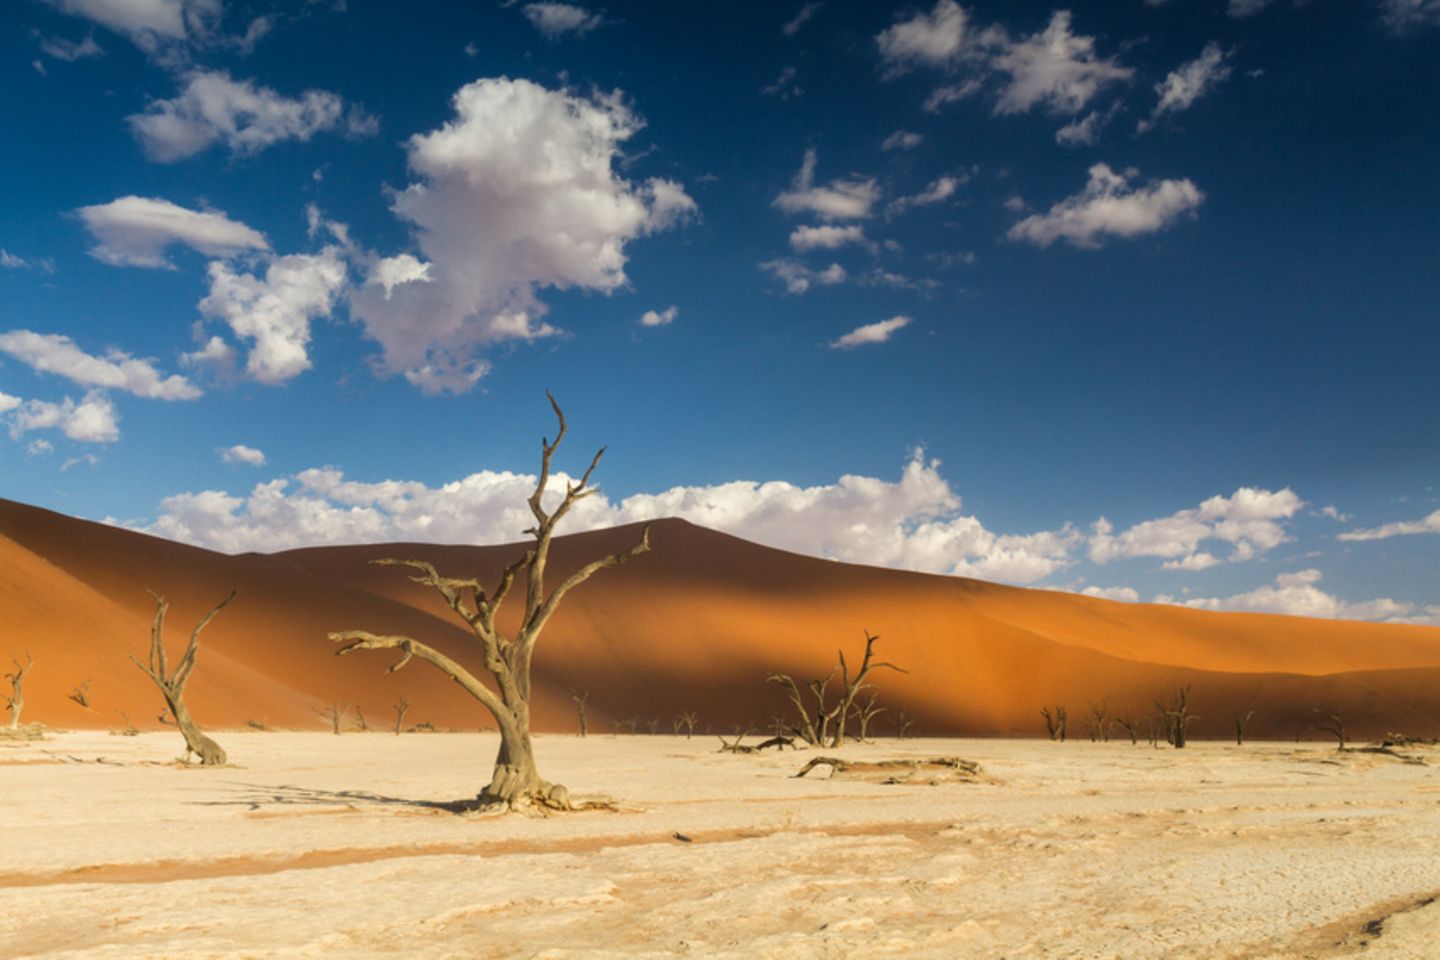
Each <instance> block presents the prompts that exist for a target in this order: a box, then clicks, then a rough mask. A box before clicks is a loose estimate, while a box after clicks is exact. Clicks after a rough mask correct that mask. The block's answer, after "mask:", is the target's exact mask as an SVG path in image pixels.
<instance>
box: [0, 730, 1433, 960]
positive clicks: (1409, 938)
mask: <svg viewBox="0 0 1440 960" xmlns="http://www.w3.org/2000/svg"><path fill="white" fill-rule="evenodd" d="M217 737H218V739H220V740H221V742H222V743H223V744H224V745H225V746H226V748H227V749H228V750H229V752H230V757H231V759H232V761H233V762H234V764H235V765H234V766H231V767H228V768H223V769H213V770H204V769H198V768H192V769H180V768H177V767H175V766H172V765H168V763H167V762H168V761H169V760H171V759H172V758H173V757H174V756H175V754H176V753H177V752H178V748H179V746H180V741H179V737H178V735H176V734H174V733H173V732H172V733H155V734H145V735H142V736H140V737H135V738H124V737H114V736H107V735H105V734H102V733H71V734H61V735H57V736H55V737H53V738H51V739H49V740H46V741H44V742H38V743H25V744H16V743H6V742H3V741H0V957H6V958H12V957H13V958H20V957H46V958H61V957H66V958H69V957H75V958H79V957H84V958H108V957H167V958H168V957H228V958H240V957H246V958H250V957H254V958H262V957H327V958H328V957H346V958H364V957H407V958H408V957H464V958H473V957H554V958H562V957H565V958H568V957H605V956H627V957H668V956H677V955H687V956H704V957H736V958H741V957H743V958H753V957H777V958H779V957H784V958H792V957H794V958H806V957H850V956H862V955H863V956H892V955H894V956H905V957H986V958H991V957H1010V958H1021V957H1083V958H1100V957H1122V958H1127V960H1131V958H1146V957H1166V958H1170V957H1204V958H1220V957H1236V958H1239V957H1245V958H1261V957H1348V956H1362V955H1363V956H1365V957H1377V958H1397V957H1435V956H1440V946H1437V945H1440V901H1437V902H1434V903H1429V902H1427V901H1429V900H1430V898H1432V897H1434V896H1435V895H1436V894H1437V893H1440V775H1437V772H1440V755H1433V754H1432V755H1431V757H1430V760H1431V763H1432V764H1436V765H1432V766H1418V765H1410V764H1405V763H1402V762H1401V761H1399V760H1396V759H1393V758H1389V757H1384V756H1375V755H1364V754H1349V755H1346V756H1345V757H1337V756H1336V754H1335V752H1334V750H1332V749H1326V748H1324V747H1323V746H1321V745H1319V744H1314V745H1296V744H1278V743H1267V744H1253V745H1250V744H1247V745H1246V746H1245V747H1243V748H1237V747H1235V746H1233V745H1226V744H1217V743H1197V744H1193V745H1192V746H1191V747H1189V748H1187V749H1185V750H1183V751H1175V750H1170V749H1163V750H1153V749H1151V748H1149V747H1147V746H1145V745H1143V744H1142V745H1140V746H1139V747H1132V746H1131V745H1130V744H1128V743H1125V744H1115V743H1111V744H1091V743H1088V742H1087V743H1074V742H1072V743H1069V744H1065V745H1063V746H1062V745H1056V744H1051V743H1047V742H1036V741H1001V740H909V741H903V742H901V741H882V742H881V743H879V744H870V745H864V746H860V747H854V746H848V747H846V748H845V751H844V754H845V755H846V756H847V757H851V758H867V757H868V758H880V757H887V758H888V757H898V756H927V755H938V754H951V755H958V756H962V757H966V758H969V759H973V760H977V761H979V762H980V763H981V764H982V766H983V768H984V770H985V772H986V773H987V774H988V775H990V776H991V777H993V778H994V782H989V783H951V784H945V785H939V786H923V785H889V786H887V785H882V784H876V783H863V782H859V783H857V782H841V781H839V780H834V781H825V780H810V779H804V780H797V779H792V778H791V777H790V774H792V773H794V772H795V771H796V770H797V769H798V768H799V767H800V765H801V764H802V763H803V761H804V759H805V758H806V757H807V756H808V755H812V754H807V753H804V752H802V753H786V754H784V755H783V756H782V755H775V754H771V753H767V754H766V755H764V756H735V755H729V754H721V753H717V752H715V750H716V747H717V746H718V743H717V741H716V740H715V739H714V738H700V737H697V738H696V739H694V740H692V741H686V740H684V739H680V738H671V737H646V736H639V737H622V738H614V737H609V736H592V737H591V738H589V739H588V740H583V741H582V740H578V739H576V738H573V737H559V736H547V737H541V738H540V739H539V741H538V744H537V748H538V751H539V754H540V758H541V765H542V770H543V771H544V772H545V773H546V774H547V775H548V776H549V777H551V778H552V779H555V780H558V781H561V782H564V783H566V784H567V785H569V786H570V787H571V789H572V791H574V792H576V793H582V794H583V793H587V792H596V793H607V794H610V795H612V796H614V797H616V798H618V799H620V800H621V801H622V802H623V803H624V804H626V805H627V807H628V809H625V810H623V811H622V812H619V813H604V812H591V813H581V814H571V815H566V816H561V817H553V818H548V819H530V818H525V817H520V816H513V815H512V816H507V817H502V818H498V819H497V818H473V817H471V818H465V817H458V816H456V815H454V814H452V813H450V812H448V811H446V810H444V809H441V808H439V807H437V806H434V805H433V804H440V803H444V802H446V801H453V800H457V799H460V798H463V797H466V796H471V795H473V794H474V792H475V791H476V789H477V788H478V786H480V785H481V784H483V782H484V781H485V780H486V779H488V774H489V766H490V761H491V759H492V756H493V752H494V747H495V740H494V736H493V735H485V734H434V735H428V734H416V735H406V736H404V737H400V738H396V737H393V736H388V735H382V734H373V733H372V734H347V735H344V736H341V737H334V736H331V735H328V734H309V733H255V732H247V733H229V734H224V735H217ZM676 832H681V833H683V834H685V835H687V836H689V837H690V838H691V839H692V841H693V842H690V843H685V842H682V841H680V840H677V839H675V838H674V836H673V834H675V833H676Z"/></svg>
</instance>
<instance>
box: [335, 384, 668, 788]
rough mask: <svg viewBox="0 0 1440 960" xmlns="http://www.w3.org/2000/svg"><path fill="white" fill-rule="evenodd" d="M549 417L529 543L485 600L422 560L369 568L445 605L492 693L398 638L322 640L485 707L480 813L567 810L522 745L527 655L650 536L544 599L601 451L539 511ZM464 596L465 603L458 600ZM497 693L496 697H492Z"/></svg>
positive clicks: (467, 583)
mask: <svg viewBox="0 0 1440 960" xmlns="http://www.w3.org/2000/svg"><path fill="white" fill-rule="evenodd" d="M546 397H547V398H549V400H550V406H551V409H553V410H554V411H555V417H556V419H557V420H558V421H559V429H558V431H557V433H556V435H555V442H554V443H551V442H550V441H549V440H548V439H545V438H542V439H541V441H540V475H539V478H538V481H537V482H536V484H535V491H534V493H532V494H531V495H530V498H529V506H530V513H531V514H532V515H533V516H534V518H535V525H534V526H533V527H531V528H529V529H528V530H527V531H525V532H526V533H529V534H532V535H533V536H534V538H535V543H534V546H533V547H531V548H530V549H529V550H526V551H525V553H524V554H522V555H521V556H520V557H519V558H517V559H516V560H514V561H513V562H511V563H510V565H509V566H507V567H506V568H505V569H504V571H503V572H502V573H501V575H500V580H499V582H498V584H497V585H496V587H495V590H494V592H493V593H486V591H485V588H484V587H483V586H482V585H481V583H480V581H479V580H475V579H468V580H467V579H457V578H454V577H444V576H441V575H440V573H439V572H438V571H437V570H436V569H435V567H434V566H433V565H432V564H430V563H427V562H425V561H423V560H396V559H386V560H378V561H374V562H376V563H380V564H388V565H392V566H404V567H410V568H411V569H413V570H418V571H419V572H420V575H419V576H412V577H411V578H410V579H411V580H413V581H415V582H416V583H420V584H423V585H425V586H428V587H431V588H433V589H434V590H436V591H437V592H438V593H439V594H440V595H441V596H442V597H444V599H445V603H446V605H447V606H449V608H450V609H451V610H452V611H453V612H454V613H455V615H456V616H457V617H459V618H460V620H461V621H463V622H464V624H465V626H466V627H467V628H468V629H469V630H470V632H471V634H472V635H473V636H474V638H475V640H476V641H478V644H479V648H480V653H481V655H482V662H483V663H484V666H485V672H486V673H488V674H489V675H490V676H491V677H492V678H493V680H494V683H495V688H496V689H495V690H491V688H490V687H488V686H486V685H485V684H484V683H482V682H481V681H480V680H479V679H478V678H477V677H476V676H475V674H473V673H471V672H470V670H468V669H467V668H465V667H464V666H462V665H460V664H459V663H457V662H455V661H454V660H452V659H450V658H449V657H448V656H446V655H445V654H443V653H441V652H440V651H438V650H436V649H435V648H433V647H431V646H428V645H427V644H424V643H421V642H420V641H418V640H414V639H411V638H410V637H405V636H381V635H377V634H374V633H368V632H366V631H364V630H345V631H341V632H338V633H332V634H330V639H331V640H334V641H336V642H339V643H342V644H343V646H342V647H340V649H339V650H337V651H336V653H337V654H340V655H344V654H347V653H352V652H354V651H356V650H384V649H395V650H399V651H400V652H401V657H400V659H399V660H398V661H396V662H395V663H394V664H393V665H392V666H391V667H390V671H391V672H392V673H393V672H395V671H396V670H399V669H400V668H401V667H403V666H405V664H407V663H409V662H410V659H411V657H419V658H420V659H421V660H424V661H426V662H427V663H430V664H431V665H432V666H434V667H436V668H437V669H439V670H440V671H441V672H443V673H445V674H446V675H447V676H449V677H450V678H451V679H452V680H454V681H455V682H456V683H458V684H460V686H461V687H463V688H464V690H465V692H466V693H468V694H470V695H471V696H472V697H474V698H475V699H476V700H478V701H479V702H480V704H481V705H482V706H484V707H485V709H487V710H488V711H490V714H491V715H492V716H493V717H494V718H495V722H496V724H497V726H498V727H499V728H500V749H499V752H498V753H497V754H496V756H495V768H494V772H493V774H492V775H491V779H490V783H489V785H487V786H486V787H485V789H484V790H482V791H481V792H480V796H479V800H480V802H481V804H482V805H486V806H489V805H492V804H494V805H501V804H503V805H504V806H506V807H509V808H515V807H517V806H526V805H532V804H533V805H538V806H541V807H545V808H549V809H554V810H568V809H573V807H574V804H573V803H572V802H571V800H570V794H569V791H567V790H566V789H565V788H564V787H562V786H560V785H558V784H551V783H549V782H547V781H545V780H544V779H543V778H541V776H540V772H539V770H537V769H536V766H535V751H534V748H533V746H532V745H531V742H530V690H531V687H530V664H531V660H532V658H533V657H534V654H535V643H536V641H537V640H539V639H540V634H541V632H542V631H543V630H544V629H545V625H546V624H547V623H549V622H550V618H551V617H552V616H553V615H554V614H555V610H556V609H557V608H558V607H559V606H560V601H562V600H564V599H565V596H566V595H567V594H568V593H569V592H570V591H571V590H573V589H575V588H576V587H578V586H580V585H581V584H582V583H584V582H585V581H586V580H589V579H590V578H591V577H592V576H594V575H595V574H596V573H598V572H599V571H601V570H604V569H606V568H608V567H614V566H618V565H620V564H622V563H625V562H626V561H627V560H630V559H632V558H634V557H636V556H639V555H640V554H642V553H645V552H646V551H648V550H649V549H650V529H649V528H648V527H646V528H645V532H644V533H643V534H641V537H640V542H639V543H637V544H635V545H634V546H631V547H629V548H628V549H625V550H621V551H619V552H618V553H613V554H610V555H609V556H606V557H601V558H600V559H598V560H592V561H590V562H589V563H587V564H585V565H584V566H582V567H580V568H579V569H578V570H576V571H575V572H574V573H572V574H570V576H569V577H567V578H566V579H565V580H564V581H563V582H562V583H561V584H560V585H559V586H558V587H556V588H555V589H554V590H552V591H550V592H548V593H547V592H546V589H545V568H546V565H547V564H548V563H549V559H550V542H551V538H552V537H553V536H554V534H555V527H556V525H557V524H558V523H559V522H560V521H561V520H562V519H563V518H564V517H565V515H566V514H568V513H569V512H570V509H571V508H572V507H573V506H574V505H575V504H576V503H578V502H579V501H580V500H583V499H584V498H586V497H588V496H590V495H591V494H593V493H594V492H595V490H594V488H593V487H591V486H590V477H591V475H592V474H593V473H594V472H595V468H596V467H597V466H598V465H599V463H600V458H601V456H602V455H604V453H605V450H604V448H603V447H602V448H601V449H600V451H599V452H598V453H596V454H595V456H594V458H593V459H592V460H591V461H590V466H589V467H587V468H586V470H585V472H584V474H582V475H581V477H580V480H579V482H578V483H568V484H566V487H565V493H564V495H563V496H562V497H561V500H560V502H559V504H558V505H557V506H556V507H555V508H554V509H553V510H547V509H546V508H545V506H544V503H543V498H544V496H545V493H546V487H547V486H548V485H549V482H550V461H551V458H553V457H554V456H555V451H556V450H557V449H558V448H559V446H560V443H561V441H562V440H564V439H565V433H566V424H565V414H564V413H563V412H562V411H561V409H560V404H558V403H557V402H556V401H555V398H554V397H553V396H550V394H549V393H548V392H547V393H546ZM521 574H524V577H525V581H526V586H525V611H524V615H523V616H522V618H521V621H520V627H519V630H518V631H517V632H516V633H515V634H514V636H513V637H507V636H506V635H505V634H504V633H502V632H501V631H500V629H499V628H498V627H497V626H496V623H495V617H496V614H497V613H498V612H499V610H500V605H501V604H502V603H503V602H504V600H505V598H506V596H507V595H508V594H509V593H510V588H511V586H512V585H513V584H514V582H515V580H516V578H517V577H519V576H520V575H521ZM467 593H468V594H469V595H470V596H469V598H467V597H466V594H467ZM497 691H498V692H497Z"/></svg>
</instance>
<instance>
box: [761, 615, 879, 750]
mask: <svg viewBox="0 0 1440 960" xmlns="http://www.w3.org/2000/svg"><path fill="white" fill-rule="evenodd" d="M879 639H880V638H879V637H874V636H871V635H870V631H869V630H866V631H865V655H864V656H863V657H862V658H861V660H860V667H859V669H857V670H856V671H855V674H854V675H853V676H852V675H851V674H850V665H849V664H848V663H847V662H846V660H845V651H844V650H841V651H839V660H840V662H839V663H837V664H836V665H835V666H834V667H832V668H831V669H830V673H829V674H827V675H826V677H825V679H823V680H811V681H810V682H809V683H808V684H806V686H807V688H808V689H809V691H810V695H811V696H812V697H813V698H814V700H815V708H814V709H815V712H814V714H813V716H812V715H811V713H810V710H809V709H808V708H807V707H806V706H805V698H804V697H803V696H802V695H801V693H800V688H799V686H798V685H797V684H796V683H795V680H794V678H793V677H791V676H790V675H789V674H786V673H771V674H769V675H768V676H767V677H766V678H765V679H766V680H768V681H769V682H771V683H778V684H780V685H781V686H783V687H784V688H785V692H786V693H787V694H788V695H789V697H790V702H791V703H792V704H794V705H795V710H796V712H797V713H798V714H799V715H800V724H799V726H797V727H795V728H794V729H795V733H796V735H797V736H800V737H802V738H803V739H804V740H805V742H806V743H808V744H810V745H811V746H824V747H840V746H844V745H845V724H846V722H847V721H848V720H849V718H850V712H851V707H852V706H854V703H855V698H856V697H857V696H859V695H860V691H862V690H868V689H870V687H871V686H872V685H871V684H868V683H866V682H865V678H866V677H867V676H869V675H870V671H872V670H879V669H882V668H884V669H889V670H894V671H896V672H897V673H906V672H907V671H906V670H904V669H902V668H900V667H897V666H895V664H893V663H889V662H887V661H880V662H878V663H877V662H874V656H875V641H877V640H879ZM837 673H838V674H840V690H839V692H838V694H837V696H836V699H835V701H834V702H833V703H830V702H829V696H830V681H832V680H834V679H835V675H836V674H837ZM832 725H833V727H832Z"/></svg>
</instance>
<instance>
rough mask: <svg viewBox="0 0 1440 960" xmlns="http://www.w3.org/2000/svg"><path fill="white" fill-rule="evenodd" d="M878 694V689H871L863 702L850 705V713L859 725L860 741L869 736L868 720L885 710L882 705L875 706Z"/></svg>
mask: <svg viewBox="0 0 1440 960" xmlns="http://www.w3.org/2000/svg"><path fill="white" fill-rule="evenodd" d="M879 696H880V693H879V691H877V690H871V691H870V698H869V699H868V700H866V701H865V702H864V703H855V704H853V705H851V707H850V715H851V716H852V717H854V718H855V722H856V723H857V724H859V725H860V736H859V738H858V739H859V740H860V742H862V743H864V742H865V741H866V740H868V739H869V738H870V721H871V720H874V719H875V718H876V717H878V716H879V715H880V714H882V713H884V712H885V708H884V707H877V706H876V705H875V700H876V699H877V698H878V697H879Z"/></svg>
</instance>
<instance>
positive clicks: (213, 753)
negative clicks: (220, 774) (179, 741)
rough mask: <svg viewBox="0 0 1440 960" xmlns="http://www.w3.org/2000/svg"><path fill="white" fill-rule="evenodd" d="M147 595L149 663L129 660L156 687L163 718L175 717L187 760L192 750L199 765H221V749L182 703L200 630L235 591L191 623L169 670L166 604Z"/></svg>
mask: <svg viewBox="0 0 1440 960" xmlns="http://www.w3.org/2000/svg"><path fill="white" fill-rule="evenodd" d="M150 596H152V597H154V598H155V619H154V621H153V622H152V623H151V625H150V663H149V666H146V665H145V664H143V663H141V662H140V661H139V660H138V659H137V658H136V657H133V656H132V657H131V658H130V661H131V662H132V663H134V664H135V666H137V667H139V668H140V670H141V671H142V672H144V673H145V675H146V676H148V677H149V678H150V679H151V680H153V681H155V686H157V687H159V688H160V693H161V695H162V696H164V697H165V708H166V709H165V711H164V712H163V713H161V714H160V716H161V717H162V718H163V717H165V716H166V715H167V714H168V715H169V716H171V717H173V718H174V719H175V726H177V727H179V728H180V735H181V736H183V737H184V738H185V759H186V760H189V759H190V754H192V753H193V754H195V755H196V756H197V757H199V758H200V764H201V766H223V765H224V764H225V760H226V756H225V751H224V750H223V749H222V748H221V747H220V744H218V743H216V742H215V741H214V740H211V739H210V738H209V737H207V736H206V735H205V734H203V733H201V732H200V728H199V727H197V726H195V721H194V720H192V719H190V708H189V707H187V706H186V705H185V685H186V684H187V683H189V682H190V674H191V672H192V671H194V669H195V654H196V653H197V652H198V651H199V650H200V631H201V630H204V629H205V627H206V626H208V625H209V623H210V621H211V620H213V619H215V615H216V614H217V613H219V612H220V611H221V610H224V609H225V607H226V605H228V604H229V603H230V601H231V600H234V599H235V591H234V590H231V591H230V596H228V597H226V598H225V599H224V600H221V601H220V602H219V603H218V604H216V605H215V607H214V608H213V609H211V611H210V612H209V613H207V614H205V616H204V617H202V618H201V619H200V622H199V623H197V624H196V625H195V629H194V630H193V631H191V633H190V644H189V646H187V647H186V648H185V653H184V655H183V656H181V658H180V662H179V663H178V664H176V665H175V669H174V670H173V671H171V670H170V666H169V664H168V663H167V662H166V659H165V637H164V634H165V614H166V613H167V612H169V610H170V604H168V603H166V602H165V598H164V597H162V596H160V595H159V594H158V593H156V592H155V591H153V590H152V591H150Z"/></svg>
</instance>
